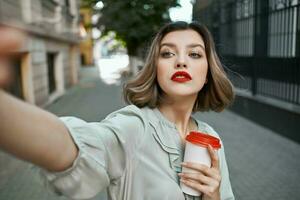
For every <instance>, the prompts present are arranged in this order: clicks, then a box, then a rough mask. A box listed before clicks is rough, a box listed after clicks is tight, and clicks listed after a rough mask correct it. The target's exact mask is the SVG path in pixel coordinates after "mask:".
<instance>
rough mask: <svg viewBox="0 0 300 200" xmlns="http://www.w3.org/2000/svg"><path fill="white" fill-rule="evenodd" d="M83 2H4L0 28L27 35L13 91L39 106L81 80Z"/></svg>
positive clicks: (18, 55) (0, 4)
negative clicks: (80, 16) (80, 41)
mask: <svg viewBox="0 0 300 200" xmlns="http://www.w3.org/2000/svg"><path fill="white" fill-rule="evenodd" d="M79 3H80V2H79V0H14V1H11V0H0V25H1V26H10V27H14V28H17V29H20V30H22V31H24V32H25V33H26V36H27V37H26V41H25V43H24V46H23V47H22V49H21V50H20V51H18V52H16V53H15V57H14V62H13V65H12V66H13V67H14V76H15V79H14V84H13V85H12V87H11V89H10V92H11V93H12V94H14V95H15V96H17V97H19V98H21V99H23V100H25V101H27V102H29V103H32V104H36V105H38V106H45V105H47V104H48V103H50V102H52V101H54V100H55V99H56V98H58V97H59V96H61V95H62V94H63V93H64V92H65V89H66V88H68V87H70V86H71V85H73V84H75V83H76V82H77V80H78V68H79V66H80V51H79V39H80V38H79V25H78V21H79Z"/></svg>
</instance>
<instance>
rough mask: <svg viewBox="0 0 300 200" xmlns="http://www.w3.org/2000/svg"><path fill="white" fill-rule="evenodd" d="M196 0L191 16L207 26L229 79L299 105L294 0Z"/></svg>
mask: <svg viewBox="0 0 300 200" xmlns="http://www.w3.org/2000/svg"><path fill="white" fill-rule="evenodd" d="M200 2H201V1H199V2H197V3H199V4H198V9H197V7H195V8H194V18H195V19H197V20H200V21H202V22H204V23H205V24H207V26H208V27H209V29H210V30H211V31H212V33H213V35H214V38H215V40H216V46H217V49H218V51H219V54H220V55H221V57H222V60H223V62H224V63H225V65H226V66H227V67H228V68H229V70H228V74H229V76H230V78H231V79H232V81H233V83H234V85H235V86H236V87H238V88H241V89H246V90H248V91H250V92H251V93H252V94H253V95H262V96H266V97H270V98H273V99H278V100H283V101H285V102H289V103H293V104H296V105H300V61H299V60H300V0H215V1H209V2H210V5H209V6H208V7H205V8H201V6H199V5H200ZM197 3H196V6H197ZM199 7H200V8H199ZM236 72H237V73H238V74H240V75H237V73H236Z"/></svg>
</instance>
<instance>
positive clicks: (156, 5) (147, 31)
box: [82, 0, 179, 56]
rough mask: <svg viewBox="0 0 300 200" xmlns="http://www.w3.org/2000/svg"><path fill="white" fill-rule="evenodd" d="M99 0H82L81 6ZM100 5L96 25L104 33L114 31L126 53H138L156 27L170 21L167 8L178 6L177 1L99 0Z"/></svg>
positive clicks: (156, 29)
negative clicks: (123, 45)
mask: <svg viewBox="0 0 300 200" xmlns="http://www.w3.org/2000/svg"><path fill="white" fill-rule="evenodd" d="M98 1H99V0H83V4H82V5H84V6H93V5H95V4H96V3H97V2H98ZM102 2H103V5H104V6H103V8H102V9H101V10H95V12H99V14H100V15H101V17H100V18H99V20H98V23H97V25H96V26H97V27H98V28H99V29H100V30H101V31H102V33H103V34H104V35H105V34H107V33H108V32H109V31H114V32H116V36H117V38H118V39H121V40H123V41H124V42H125V44H126V48H127V52H128V54H129V56H137V55H138V50H139V49H141V47H143V46H144V45H145V44H146V43H147V42H148V41H149V40H151V38H152V37H153V36H154V34H155V33H156V32H157V31H158V29H159V28H160V27H161V26H162V25H163V24H165V23H167V22H169V21H170V16H169V9H170V8H171V7H176V6H179V4H178V2H177V0H117V1H116V0H102Z"/></svg>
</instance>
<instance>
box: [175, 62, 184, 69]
mask: <svg viewBox="0 0 300 200" xmlns="http://www.w3.org/2000/svg"><path fill="white" fill-rule="evenodd" d="M176 67H177V68H181V67H184V68H186V64H184V63H177V64H176Z"/></svg>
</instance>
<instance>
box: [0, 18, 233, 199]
mask: <svg viewBox="0 0 300 200" xmlns="http://www.w3.org/2000/svg"><path fill="white" fill-rule="evenodd" d="M124 96H125V99H126V101H127V102H128V103H129V104H132V105H129V106H127V107H125V108H123V109H121V110H118V111H116V112H113V113H111V114H110V115H109V116H107V117H106V118H105V119H104V120H103V121H101V122H96V123H87V122H85V121H83V120H80V119H78V118H74V117H64V118H60V119H58V118H57V117H55V116H53V115H52V114H50V113H48V112H45V111H42V110H40V109H38V108H36V107H33V106H29V105H27V104H25V103H22V102H20V101H18V100H16V99H14V98H12V97H11V96H9V95H7V94H5V93H4V92H3V91H0V105H1V106H0V116H1V119H4V121H2V120H1V127H0V147H1V148H2V149H3V150H6V151H8V152H10V153H12V154H14V155H16V156H18V157H19V158H21V159H25V160H28V161H30V162H32V163H34V164H36V165H38V166H40V167H41V168H43V170H42V175H43V176H44V178H45V181H46V183H47V185H48V186H50V188H52V189H53V190H54V191H56V192H57V193H60V194H63V195H65V196H68V197H70V198H74V199H84V198H90V197H93V196H95V195H96V194H97V193H98V192H99V191H101V190H104V189H108V196H109V198H110V199H128V200H141V199H180V200H183V199H200V198H202V199H206V200H208V199H211V200H215V199H234V196H233V193H232V189H231V184H230V181H229V175H228V169H227V164H226V160H225V154H224V149H223V145H222V148H221V149H220V150H219V151H218V152H216V151H215V150H213V149H212V148H211V147H209V148H208V152H209V155H210V157H211V160H212V166H211V167H207V166H205V165H200V164H197V163H182V160H183V152H184V144H185V141H184V138H185V136H186V135H187V134H188V133H189V132H190V131H193V130H195V131H201V132H205V133H208V134H211V135H213V136H215V137H219V136H218V134H217V133H216V132H215V131H214V130H213V129H212V128H211V127H210V126H209V125H207V124H205V123H203V122H201V121H198V120H195V119H194V118H193V117H192V116H191V115H192V113H193V112H196V111H208V110H214V111H221V110H223V109H224V108H225V107H226V106H227V105H229V104H230V102H231V101H232V100H233V96H234V95H233V88H232V85H231V83H230V81H229V80H228V79H227V77H226V75H225V73H224V71H223V69H222V66H221V63H220V61H219V59H218V57H217V55H216V52H215V49H214V44H213V40H212V38H211V36H210V33H209V32H208V30H207V29H206V28H205V27H204V26H203V25H201V24H198V23H195V22H193V23H190V24H188V23H186V22H174V23H170V24H167V25H166V26H164V27H162V29H161V30H160V31H159V32H158V34H157V35H156V37H155V38H154V40H153V43H152V45H151V47H150V51H149V54H148V57H147V60H146V64H145V66H144V68H143V70H142V71H141V72H140V73H139V75H138V76H137V77H136V78H135V79H134V80H132V81H130V82H128V83H127V84H126V85H125V87H124ZM4 105H5V106H4ZM26 119H30V122H29V121H28V120H26ZM16 120H18V121H19V124H18V126H16V127H11V126H8V125H7V124H11V123H12V122H15V121H16ZM32 121H33V122H32ZM35 122H38V123H35ZM30 124H37V125H36V126H31V125H30ZM62 152H63V153H62ZM182 166H184V167H187V168H191V169H194V170H196V171H197V172H198V173H193V174H191V173H181V167H182ZM180 181H181V182H183V183H184V184H186V185H188V186H190V187H192V188H194V189H196V190H198V191H200V192H201V193H202V194H203V195H202V197H193V196H189V195H187V194H184V193H182V191H181V189H180V186H179V183H180Z"/></svg>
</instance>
